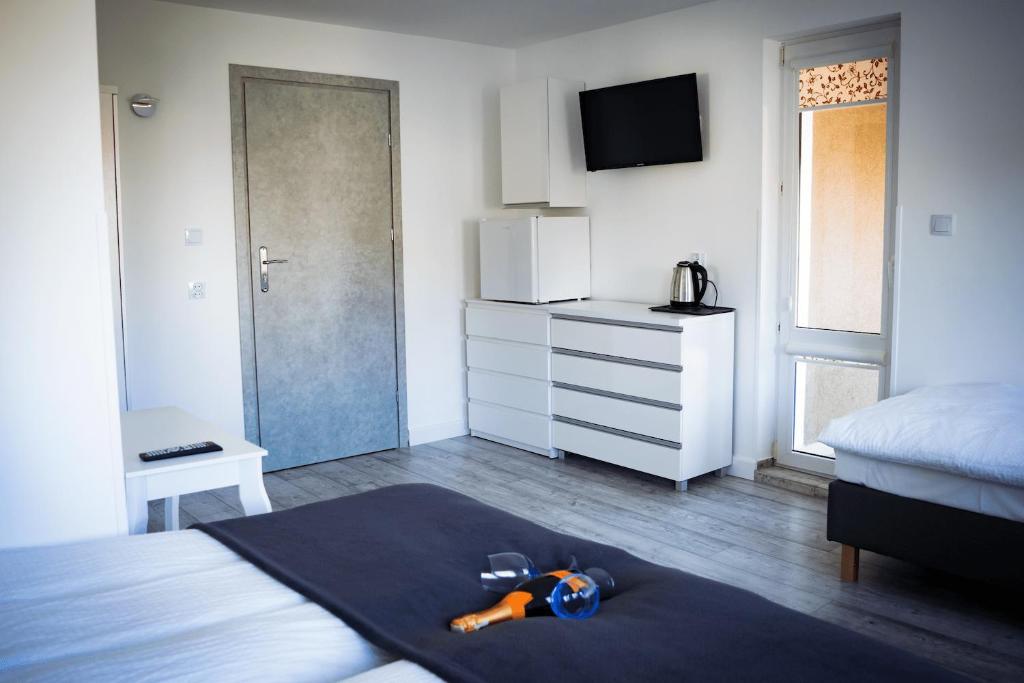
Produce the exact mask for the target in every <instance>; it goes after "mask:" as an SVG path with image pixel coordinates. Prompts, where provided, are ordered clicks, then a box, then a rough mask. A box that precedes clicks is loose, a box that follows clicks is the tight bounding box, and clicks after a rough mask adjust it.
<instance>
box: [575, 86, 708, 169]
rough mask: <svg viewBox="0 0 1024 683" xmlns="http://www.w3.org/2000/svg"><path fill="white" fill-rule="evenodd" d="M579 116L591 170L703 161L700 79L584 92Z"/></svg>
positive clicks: (613, 87)
mask: <svg viewBox="0 0 1024 683" xmlns="http://www.w3.org/2000/svg"><path fill="white" fill-rule="evenodd" d="M580 113H581V115H582V118H583V147H584V151H585V152H586V157H587V170H588V171H600V170H603V169H609V168H627V167H629V166H654V165H657V164H676V163H680V162H683V161H701V160H702V159H703V158H704V154H703V150H702V149H701V139H700V112H699V110H698V107H697V75H696V74H686V75H683V76H671V77H669V78H658V79H656V80H653V81H641V82H639V83H629V84H627V85H616V86H612V87H610V88H598V89H597V90H584V91H583V92H581V93H580Z"/></svg>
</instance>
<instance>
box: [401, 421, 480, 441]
mask: <svg viewBox="0 0 1024 683" xmlns="http://www.w3.org/2000/svg"><path fill="white" fill-rule="evenodd" d="M466 434H469V427H468V426H467V425H466V421H465V420H452V421H451V422H437V423H435V424H430V425H419V426H418V427H412V426H410V427H409V445H411V446H416V445H419V444H421V443H430V442H431V441H442V440H444V439H451V438H454V437H456V436H465V435H466Z"/></svg>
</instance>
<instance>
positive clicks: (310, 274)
mask: <svg viewBox="0 0 1024 683" xmlns="http://www.w3.org/2000/svg"><path fill="white" fill-rule="evenodd" d="M244 89H245V91H244V98H245V99H244V102H245V104H244V106H245V143H246V171H247V176H248V203H249V206H248V214H249V250H250V257H249V258H250V266H251V277H252V309H253V328H254V343H255V359H256V394H257V410H258V420H259V438H260V443H261V445H262V446H263V447H264V448H266V449H267V450H268V451H269V452H270V455H269V456H268V457H267V458H266V459H265V464H264V467H265V469H268V470H274V469H282V468H286V467H295V466H297V465H303V464H308V463H312V462H319V461H323V460H331V459H334V458H340V457H344V456H348V455H355V454H359V453H369V452H373V451H379V450H384V449H387V448H394V447H397V446H398V445H399V421H398V380H397V357H396V356H397V354H396V326H395V278H394V251H393V241H392V239H393V238H392V233H391V227H392V224H391V217H392V187H391V183H392V178H391V150H390V145H389V137H388V136H389V132H390V121H391V117H390V107H389V99H388V98H389V94H388V92H387V91H381V90H368V89H360V88H349V87H337V86H329V85H318V84H307V83H290V82H286V81H273V80H248V79H247V80H245V82H244ZM261 247H263V248H265V250H266V252H265V253H266V259H265V260H268V261H271V263H269V264H266V265H265V266H264V264H262V263H261V261H262V260H264V259H262V258H261V251H260V249H261ZM279 260H280V261H287V262H283V263H275V262H274V261H279ZM264 269H265V271H266V273H265V275H264V273H263V272H262V271H263V270H264Z"/></svg>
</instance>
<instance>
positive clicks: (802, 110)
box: [777, 28, 897, 474]
mask: <svg viewBox="0 0 1024 683" xmlns="http://www.w3.org/2000/svg"><path fill="white" fill-rule="evenodd" d="M896 39H897V29H895V28H884V29H876V30H872V31H865V32H861V33H856V34H848V35H842V36H833V37H830V38H826V39H823V40H818V41H808V42H803V43H799V44H796V45H787V46H786V48H785V51H784V59H783V69H784V75H783V87H784V89H785V90H784V93H783V98H782V102H783V107H784V108H785V109H784V111H783V122H784V126H785V130H784V133H783V144H784V145H785V148H784V154H783V159H784V168H783V187H782V191H783V202H782V205H783V216H782V230H781V231H780V232H781V235H782V239H783V244H782V249H781V254H782V264H783V266H784V267H783V271H782V278H783V280H782V283H781V286H780V291H781V292H782V294H783V298H782V301H781V310H780V316H779V321H780V324H779V336H780V341H781V345H780V349H781V351H780V374H779V377H780V383H779V384H780V398H779V400H780V410H779V418H780V424H779V429H778V435H779V442H778V449H777V459H778V461H779V462H780V463H781V464H783V465H787V466H791V467H796V468H800V469H804V470H809V471H813V472H819V473H824V474H830V473H832V472H833V471H834V455H835V454H834V453H833V451H832V449H831V448H829V447H828V446H826V445H825V444H823V443H821V442H820V441H819V440H818V436H819V434H820V433H821V431H822V429H824V427H825V425H826V424H828V422H829V420H831V419H832V418H834V417H839V416H841V415H845V414H847V413H850V412H852V411H854V410H857V409H859V408H862V407H865V406H867V405H870V404H872V403H875V402H876V401H878V400H879V399H881V398H884V397H885V396H887V395H888V390H889V351H890V346H891V329H892V306H891V301H892V281H893V258H892V252H893V248H892V242H893V230H892V223H893V213H894V208H893V207H894V195H895V182H894V170H895V155H894V148H895V144H894V134H895V131H896V101H895V97H896V54H897V53H896V45H897V41H896Z"/></svg>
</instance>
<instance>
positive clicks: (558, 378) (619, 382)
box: [551, 353, 683, 404]
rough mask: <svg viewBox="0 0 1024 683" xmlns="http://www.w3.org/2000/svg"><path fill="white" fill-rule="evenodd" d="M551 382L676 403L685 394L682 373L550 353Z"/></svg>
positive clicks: (679, 401) (680, 400)
mask: <svg viewBox="0 0 1024 683" xmlns="http://www.w3.org/2000/svg"><path fill="white" fill-rule="evenodd" d="M551 381H553V382H562V383H564V384H575V385H577V386H581V387H589V388H591V389H601V390H602V391H611V392H613V393H616V394H626V395H627V396H639V397H640V398H649V399H651V400H654V401H664V402H665V403H674V404H679V403H681V402H682V395H683V374H682V373H681V372H679V371H676V370H662V369H660V368H650V367H644V366H642V365H635V364H629V363H617V362H615V361H608V360H600V359H598V358H584V357H581V356H570V355H567V354H562V353H553V354H551Z"/></svg>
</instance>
